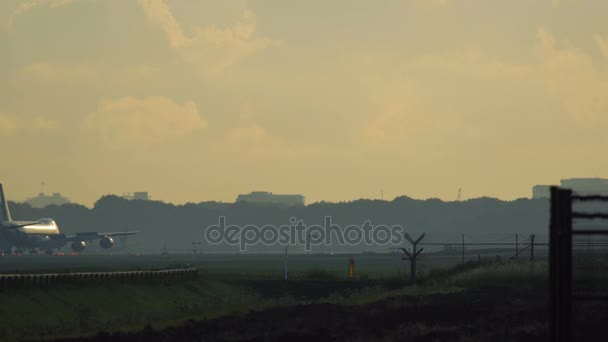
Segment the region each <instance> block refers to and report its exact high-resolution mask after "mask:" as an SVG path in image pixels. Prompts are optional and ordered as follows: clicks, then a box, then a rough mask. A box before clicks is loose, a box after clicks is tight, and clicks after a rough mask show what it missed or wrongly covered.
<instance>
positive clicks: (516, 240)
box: [515, 234, 519, 259]
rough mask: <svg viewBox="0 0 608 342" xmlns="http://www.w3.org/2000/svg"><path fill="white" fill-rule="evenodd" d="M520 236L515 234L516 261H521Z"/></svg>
mask: <svg viewBox="0 0 608 342" xmlns="http://www.w3.org/2000/svg"><path fill="white" fill-rule="evenodd" d="M518 240H519V236H518V234H515V259H519V241H518Z"/></svg>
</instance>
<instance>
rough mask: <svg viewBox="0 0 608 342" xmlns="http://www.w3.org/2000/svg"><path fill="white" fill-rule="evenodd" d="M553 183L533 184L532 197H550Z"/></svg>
mask: <svg viewBox="0 0 608 342" xmlns="http://www.w3.org/2000/svg"><path fill="white" fill-rule="evenodd" d="M552 186H553V185H535V186H533V187H532V198H534V199H539V198H550V197H551V187H552Z"/></svg>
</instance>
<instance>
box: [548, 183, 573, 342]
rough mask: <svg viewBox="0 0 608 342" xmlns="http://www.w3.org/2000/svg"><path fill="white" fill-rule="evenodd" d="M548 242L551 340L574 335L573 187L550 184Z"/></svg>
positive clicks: (560, 341) (557, 340)
mask: <svg viewBox="0 0 608 342" xmlns="http://www.w3.org/2000/svg"><path fill="white" fill-rule="evenodd" d="M549 244H550V246H549V259H550V261H549V279H550V283H549V289H550V298H551V319H550V324H551V332H550V333H551V340H552V341H554V342H566V341H570V340H571V337H572V331H571V310H572V288H571V286H572V283H571V282H572V264H571V260H572V190H565V189H560V188H558V187H551V221H550V229H549Z"/></svg>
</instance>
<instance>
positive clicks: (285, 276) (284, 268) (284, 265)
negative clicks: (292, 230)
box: [283, 246, 288, 280]
mask: <svg viewBox="0 0 608 342" xmlns="http://www.w3.org/2000/svg"><path fill="white" fill-rule="evenodd" d="M283 279H284V280H287V279H288V271H287V246H285V261H284V264H283Z"/></svg>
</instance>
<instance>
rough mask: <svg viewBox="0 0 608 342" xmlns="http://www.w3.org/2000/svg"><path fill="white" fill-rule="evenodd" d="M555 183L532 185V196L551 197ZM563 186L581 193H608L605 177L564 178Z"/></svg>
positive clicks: (607, 181) (607, 182)
mask: <svg viewBox="0 0 608 342" xmlns="http://www.w3.org/2000/svg"><path fill="white" fill-rule="evenodd" d="M552 186H554V185H535V186H533V187H532V198H550V197H551V187H552ZM559 186H560V187H561V188H565V189H571V190H572V191H573V192H575V193H577V194H579V195H607V196H608V179H603V178H570V179H562V180H561V182H560V185H559Z"/></svg>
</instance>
